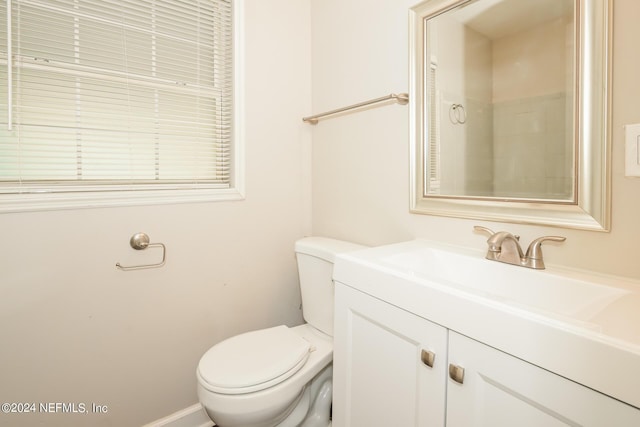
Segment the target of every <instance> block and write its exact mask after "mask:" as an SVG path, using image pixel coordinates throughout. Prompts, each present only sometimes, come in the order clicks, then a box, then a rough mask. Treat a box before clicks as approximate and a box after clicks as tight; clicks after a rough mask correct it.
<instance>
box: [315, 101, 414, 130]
mask: <svg viewBox="0 0 640 427" xmlns="http://www.w3.org/2000/svg"><path fill="white" fill-rule="evenodd" d="M386 101H394V102H396V103H397V104H401V105H405V104H407V103H408V102H409V94H408V93H399V94H395V93H392V94H389V95H387V96H382V97H380V98H376V99H370V100H369V101H364V102H360V103H358V104H353V105H349V106H348V107H343V108H338V109H336V110H331V111H327V112H326V113H322V114H316V115H315V116H309V117H303V118H302V121H303V122H306V123H311V124H312V125H315V124H318V121H319V120H320V119H325V118H328V117H330V116H335V115H337V114H340V113H346V112H347V111H351V110H357V109H360V108H364V107H368V106H371V105H375V104H380V103H383V102H386Z"/></svg>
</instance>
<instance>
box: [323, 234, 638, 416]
mask: <svg viewBox="0 0 640 427" xmlns="http://www.w3.org/2000/svg"><path fill="white" fill-rule="evenodd" d="M484 257H485V252H484V250H483V249H480V248H478V249H477V250H475V249H468V248H460V247H456V246H452V245H446V244H442V243H438V242H432V241H429V240H423V239H417V240H412V241H408V242H402V243H396V244H391V245H385V246H378V247H374V248H368V249H362V250H358V251H354V252H350V253H344V254H340V255H338V256H337V257H336V262H335V264H334V273H333V274H334V280H335V281H336V283H338V284H341V285H346V286H349V287H351V288H353V289H355V290H357V291H360V292H363V293H366V294H369V295H371V296H373V297H375V298H377V299H379V300H381V301H384V302H386V303H388V304H391V305H393V306H396V307H399V308H401V309H403V310H405V311H407V312H409V313H412V314H414V315H416V316H418V317H420V318H423V319H427V320H429V321H430V322H432V323H433V324H436V325H441V326H444V327H445V328H447V329H448V330H451V331H455V332H457V333H459V334H462V335H465V336H467V337H472V338H473V339H476V340H478V341H480V342H482V343H485V344H487V345H489V346H491V347H494V348H496V349H499V350H501V351H503V352H505V353H508V354H511V355H513V356H515V357H518V358H520V359H522V360H525V361H527V362H529V363H532V364H534V365H537V366H541V367H544V368H545V369H548V370H549V371H551V372H554V373H556V374H558V375H561V376H563V377H565V378H569V379H571V380H573V381H575V382H577V383H579V384H583V385H586V386H587V387H590V388H593V389H595V390H599V391H601V392H603V393H604V394H607V395H609V396H612V397H615V398H616V399H619V400H621V401H623V402H629V403H631V404H632V405H634V406H636V407H637V408H640V395H639V394H638V380H637V379H638V378H640V281H638V280H633V279H625V278H620V277H615V276H608V275H601V274H598V273H594V272H588V271H582V270H573V269H566V268H560V267H557V266H553V265H550V264H549V263H547V269H546V270H533V269H529V268H524V267H519V266H514V265H509V264H505V263H501V262H496V261H490V260H487V259H485V258H484ZM352 315H353V316H359V315H360V314H359V313H357V312H353V313H352Z"/></svg>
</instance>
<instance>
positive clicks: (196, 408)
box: [143, 403, 215, 427]
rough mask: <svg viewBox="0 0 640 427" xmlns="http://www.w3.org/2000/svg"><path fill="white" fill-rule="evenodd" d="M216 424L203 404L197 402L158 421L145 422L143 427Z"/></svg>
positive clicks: (209, 426) (211, 425)
mask: <svg viewBox="0 0 640 427" xmlns="http://www.w3.org/2000/svg"><path fill="white" fill-rule="evenodd" d="M214 425H215V424H213V421H211V420H210V419H209V417H208V416H207V413H206V412H205V411H204V409H203V408H202V405H200V404H199V403H196V404H195V405H191V406H189V407H188V408H184V409H181V410H180V411H178V412H174V413H173V414H171V415H167V416H166V417H164V418H161V419H159V420H157V421H153V422H151V423H149V424H145V425H144V426H143V427H213V426H214Z"/></svg>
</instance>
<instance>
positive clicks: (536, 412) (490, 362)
mask: <svg viewBox="0 0 640 427" xmlns="http://www.w3.org/2000/svg"><path fill="white" fill-rule="evenodd" d="M576 357H579V355H576ZM449 362H450V363H451V364H454V365H457V366H459V367H460V368H463V369H464V378H463V383H462V384H460V383H458V382H456V381H454V380H453V379H451V378H449V380H448V383H447V426H448V427H470V426H487V427H513V426H518V427H554V426H593V427H603V426H615V427H626V426H629V427H631V426H636V427H637V426H640V411H639V410H637V409H635V408H633V407H631V406H629V405H626V404H624V403H621V402H619V401H617V400H614V399H612V398H610V397H608V396H605V395H603V394H601V393H598V392H596V391H594V390H592V389H589V388H587V387H584V386H582V385H580V384H577V383H575V382H573V381H570V380H568V379H566V378H563V377H560V376H558V375H555V374H553V373H551V372H549V371H546V370H544V369H541V368H539V367H537V366H535V365H532V364H530V363H527V362H525V361H523V360H521V359H518V358H516V357H513V356H511V355H508V354H506V353H503V352H501V351H498V350H496V349H494V348H492V347H489V346H486V345H484V344H481V343H479V342H477V341H474V340H472V339H470V338H467V337H464V336H462V335H459V334H457V333H455V332H452V331H449ZM576 363H579V361H578V360H577V361H576ZM592 369H598V367H597V366H593V367H592Z"/></svg>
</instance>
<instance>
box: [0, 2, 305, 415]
mask: <svg viewBox="0 0 640 427" xmlns="http://www.w3.org/2000/svg"><path fill="white" fill-rule="evenodd" d="M246 14H247V16H246V57H247V64H246V78H245V80H244V82H243V85H244V88H245V93H246V119H245V125H246V169H247V175H246V196H247V197H246V200H245V201H239V202H228V203H210V204H205V203H203V204H183V205H174V206H148V207H128V208H110V209H85V210H67V211H58V212H39V213H25V214H3V215H0V242H2V243H0V277H1V279H0V339H1V351H0V401H1V402H63V403H71V402H77V403H80V402H83V403H86V404H87V405H89V404H90V403H92V402H93V403H97V404H100V405H107V406H108V410H109V412H108V413H107V415H105V416H94V415H66V416H65V415H61V414H23V415H18V414H14V415H4V414H0V425H11V426H14V427H16V426H35V425H46V426H65V427H73V426H88V425H92V426H118V427H126V426H140V425H142V424H144V423H146V422H150V421H153V420H156V419H159V418H161V417H164V416H166V415H168V414H170V413H172V412H174V411H176V410H179V409H182V408H185V407H187V406H189V405H191V404H193V403H195V402H197V396H196V378H195V370H196V366H197V363H198V360H199V358H200V357H201V355H202V354H203V353H204V352H205V351H206V350H207V349H208V348H209V347H210V346H211V345H213V344H214V343H216V342H218V341H220V340H222V339H224V338H226V337H228V336H231V335H234V334H237V333H239V332H244V331H247V330H250V329H254V328H261V327H267V326H272V325H277V324H283V323H284V324H288V325H296V324H299V323H301V322H302V317H301V313H300V310H299V306H300V294H299V289H298V278H297V272H296V263H295V258H294V255H293V244H294V241H295V240H296V239H297V238H299V237H301V236H303V235H304V234H308V232H309V231H310V221H309V218H310V208H311V205H310V197H309V194H308V189H309V186H310V184H309V179H310V175H309V167H308V165H309V162H310V140H309V139H310V138H309V131H308V129H307V127H306V126H305V125H304V124H303V123H302V122H301V120H300V117H302V116H303V115H304V114H305V113H306V112H307V111H308V110H309V109H310V88H309V86H310V85H309V75H310V70H309V66H310V60H309V49H308V48H309V44H310V39H309V36H310V31H309V3H308V2H306V1H302V2H301V1H293V0H271V1H269V2H265V1H263V0H247V7H246ZM292 35H294V36H292ZM138 231H143V232H146V233H148V234H149V235H150V237H151V239H152V241H157V242H162V243H164V244H165V245H166V246H167V265H166V266H165V267H163V268H159V269H151V270H142V271H134V272H122V271H118V270H116V268H115V263H116V262H118V261H121V262H122V263H123V264H124V263H125V262H128V263H133V262H137V261H139V260H142V259H146V257H148V258H149V260H151V261H157V260H158V258H156V257H157V256H159V253H158V252H155V253H153V252H151V251H152V250H151V249H149V253H148V254H143V253H133V250H132V249H131V248H130V247H129V244H128V242H129V238H130V237H131V235H132V234H133V233H135V232H138Z"/></svg>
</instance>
